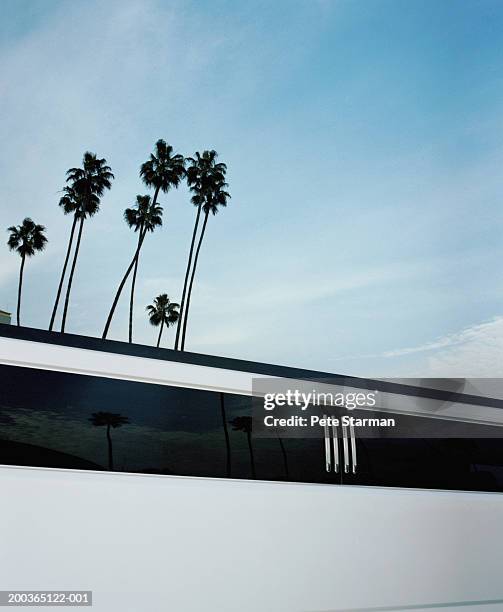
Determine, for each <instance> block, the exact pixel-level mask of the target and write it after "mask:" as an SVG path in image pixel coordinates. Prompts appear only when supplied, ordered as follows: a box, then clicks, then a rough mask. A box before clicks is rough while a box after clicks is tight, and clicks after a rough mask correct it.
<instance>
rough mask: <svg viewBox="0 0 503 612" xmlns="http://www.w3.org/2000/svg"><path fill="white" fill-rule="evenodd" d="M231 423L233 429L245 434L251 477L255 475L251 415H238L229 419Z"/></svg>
mask: <svg viewBox="0 0 503 612" xmlns="http://www.w3.org/2000/svg"><path fill="white" fill-rule="evenodd" d="M229 422H230V424H231V425H232V428H233V431H242V432H243V433H245V434H246V438H247V440H248V450H249V451H250V464H251V471H252V478H255V477H256V473H255V458H254V456H253V446H252V439H251V435H252V417H250V416H238V417H235V418H234V419H232V421H229Z"/></svg>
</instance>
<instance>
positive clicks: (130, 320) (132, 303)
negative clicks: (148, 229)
mask: <svg viewBox="0 0 503 612" xmlns="http://www.w3.org/2000/svg"><path fill="white" fill-rule="evenodd" d="M141 234H142V228H140V234H139V236H138V243H139V242H140V238H141ZM139 260H140V251H138V257H137V258H136V262H135V264H134V270H133V282H132V283H131V295H130V297H129V342H130V343H131V342H133V306H134V288H135V285H136V274H137V273H138V261H139Z"/></svg>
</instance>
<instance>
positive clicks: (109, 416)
mask: <svg viewBox="0 0 503 612" xmlns="http://www.w3.org/2000/svg"><path fill="white" fill-rule="evenodd" d="M89 420H90V421H91V423H92V424H93V425H94V426H95V427H104V426H106V428H107V442H108V469H109V470H110V471H113V469H114V459H113V452H112V436H111V435H110V429H111V428H112V429H116V428H117V427H122V425H127V424H128V423H129V419H128V418H127V417H125V416H122V415H121V414H117V413H116V412H93V414H92V416H91V418H90V419H89Z"/></svg>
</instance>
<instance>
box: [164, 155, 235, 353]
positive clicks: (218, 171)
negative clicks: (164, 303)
mask: <svg viewBox="0 0 503 612" xmlns="http://www.w3.org/2000/svg"><path fill="white" fill-rule="evenodd" d="M217 157H218V154H217V152H216V151H214V150H211V151H203V154H202V155H201V154H200V153H199V151H196V154H195V157H188V158H187V162H189V166H188V168H187V172H186V174H187V184H188V185H189V187H190V190H191V191H192V192H193V194H194V195H193V196H192V198H191V202H192V204H194V206H197V213H196V221H195V223H194V229H193V231H192V240H191V242H190V249H189V259H188V261H187V267H186V270H185V279H184V281H183V291H182V303H181V307H180V312H181V314H182V316H180V319H179V320H178V325H177V328H176V339H175V350H177V349H178V344H179V340H180V331H181V324H182V317H183V312H184V309H185V297H186V292H187V284H188V280H189V274H190V267H191V264H192V256H193V254H194V245H195V242H196V235H197V228H198V226H199V219H200V217H201V208H202V205H203V204H204V195H203V191H204V189H205V187H206V186H207V185H208V183H211V182H223V181H224V180H225V172H226V170H227V166H226V165H225V164H223V163H216V159H217Z"/></svg>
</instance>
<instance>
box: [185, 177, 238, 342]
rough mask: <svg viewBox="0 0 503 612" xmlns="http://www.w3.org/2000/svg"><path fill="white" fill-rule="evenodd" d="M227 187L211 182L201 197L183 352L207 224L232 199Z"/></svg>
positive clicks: (201, 193)
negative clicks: (197, 239)
mask: <svg viewBox="0 0 503 612" xmlns="http://www.w3.org/2000/svg"><path fill="white" fill-rule="evenodd" d="M225 187H227V183H225V182H224V181H220V180H216V181H215V182H211V181H210V182H209V185H208V186H207V187H204V185H203V187H202V189H201V192H200V194H199V197H200V198H201V199H203V198H204V204H203V205H202V207H203V211H204V221H203V227H202V229H201V234H200V236H199V242H198V244H197V249H196V254H195V257H194V265H193V267H192V274H191V276H190V283H189V288H188V291H187V305H186V307H185V309H184V312H183V313H182V316H183V326H182V339H181V345H180V348H181V350H182V351H183V350H184V348H185V335H186V333H187V321H188V320H189V308H190V298H191V296H192V286H193V285H194V277H195V275H196V268H197V262H198V260H199V252H200V250H201V245H202V243H203V238H204V234H205V232H206V224H207V223H208V217H209V214H210V212H211V213H212V214H213V215H216V214H217V212H218V207H219V206H227V200H228V199H229V198H230V197H231V196H230V195H229V194H228V193H227V191H225V190H224V189H225Z"/></svg>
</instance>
